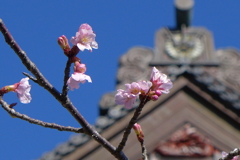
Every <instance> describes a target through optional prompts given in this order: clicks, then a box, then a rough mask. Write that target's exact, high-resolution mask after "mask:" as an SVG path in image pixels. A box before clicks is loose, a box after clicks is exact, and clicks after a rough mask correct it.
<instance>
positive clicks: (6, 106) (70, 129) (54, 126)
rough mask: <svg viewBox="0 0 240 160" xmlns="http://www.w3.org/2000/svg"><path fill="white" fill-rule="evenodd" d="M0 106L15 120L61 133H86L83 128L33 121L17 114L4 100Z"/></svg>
mask: <svg viewBox="0 0 240 160" xmlns="http://www.w3.org/2000/svg"><path fill="white" fill-rule="evenodd" d="M0 104H1V105H2V108H3V109H5V110H6V111H7V112H8V113H9V114H10V115H11V116H13V117H14V118H15V117H16V118H20V119H22V120H25V121H28V122H29V123H33V124H37V125H40V126H43V127H46V128H52V129H57V130H59V131H69V132H75V133H84V130H83V129H82V128H74V127H70V126H68V127H65V126H61V125H59V124H56V123H48V122H44V121H41V120H38V119H33V118H31V117H28V116H27V115H25V114H21V113H19V112H16V111H15V110H14V109H12V108H11V107H10V106H11V105H8V104H7V103H6V102H5V101H4V100H3V99H2V98H0Z"/></svg>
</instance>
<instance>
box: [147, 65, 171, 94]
mask: <svg viewBox="0 0 240 160" xmlns="http://www.w3.org/2000/svg"><path fill="white" fill-rule="evenodd" d="M150 81H151V82H152V88H151V90H152V91H157V90H158V91H161V92H162V93H165V94H168V93H169V89H171V88H172V86H173V85H172V82H171V80H170V79H168V78H167V76H166V75H165V74H163V73H161V72H160V71H159V70H157V69H156V68H155V67H153V70H152V73H151V80H150Z"/></svg>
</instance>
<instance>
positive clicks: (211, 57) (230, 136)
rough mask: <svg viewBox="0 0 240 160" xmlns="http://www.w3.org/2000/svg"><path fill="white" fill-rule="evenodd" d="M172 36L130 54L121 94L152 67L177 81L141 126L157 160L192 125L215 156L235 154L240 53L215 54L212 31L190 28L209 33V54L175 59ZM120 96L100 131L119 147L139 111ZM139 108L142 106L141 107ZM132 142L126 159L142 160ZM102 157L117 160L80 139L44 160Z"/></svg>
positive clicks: (105, 107)
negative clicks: (167, 46) (168, 47)
mask: <svg viewBox="0 0 240 160" xmlns="http://www.w3.org/2000/svg"><path fill="white" fill-rule="evenodd" d="M166 31H167V30H166V29H161V30H159V31H158V32H157V34H156V46H155V48H154V49H151V48H146V47H133V48H131V49H130V50H129V51H128V52H127V53H126V54H124V55H123V56H122V57H121V58H120V61H119V63H120V67H119V70H118V74H117V86H116V88H117V89H118V88H122V87H123V86H124V84H125V83H131V82H134V81H139V80H148V79H149V76H150V73H151V68H152V66H156V67H157V68H158V69H159V70H161V71H162V72H163V73H166V74H167V75H169V76H170V78H171V80H172V81H173V82H174V87H173V89H171V92H170V94H168V95H162V96H161V97H160V99H159V100H158V101H156V102H149V103H148V104H147V105H146V106H145V107H144V110H143V113H142V115H141V117H140V119H139V121H138V122H139V123H140V124H141V125H142V127H143V130H144V133H145V135H146V140H145V141H146V146H147V149H148V151H149V153H150V157H151V156H152V157H155V159H156V160H157V159H159V158H157V157H159V156H160V157H161V156H163V157H164V154H163V151H162V150H161V148H164V147H162V144H169V143H170V139H171V136H173V135H174V133H176V132H177V131H182V130H184V128H185V127H186V125H188V126H191V127H193V128H196V130H197V134H198V135H201V136H200V137H203V138H202V139H205V140H206V139H209V140H210V141H211V143H210V142H209V143H208V144H209V145H208V146H211V147H212V148H213V150H214V151H213V152H211V153H212V155H211V156H212V157H213V155H216V153H217V152H218V151H220V150H226V151H227V150H231V149H232V148H234V147H236V146H237V145H238V144H240V138H239V137H240V136H239V135H240V127H239V126H240V99H239V96H240V76H239V73H238V71H239V70H240V65H239V64H240V53H239V51H237V50H236V49H221V50H217V51H215V50H214V49H213V48H214V47H213V40H212V37H211V33H210V32H209V31H207V30H206V29H204V28H190V32H192V33H196V32H199V31H201V33H202V34H203V35H202V37H203V44H204V45H205V50H204V53H203V55H201V57H200V58H198V59H197V60H192V61H182V60H174V59H171V58H170V57H168V56H167V55H166V54H165V51H164V43H165V42H164V41H166V40H165V39H164V34H165V33H166ZM114 96H115V92H112V93H107V94H105V95H103V97H102V99H101V101H100V104H99V112H100V115H99V117H98V119H97V121H96V124H95V128H96V129H97V131H98V132H101V133H102V134H103V136H104V137H106V139H109V140H110V142H112V143H113V144H114V145H117V142H119V139H120V138H121V136H122V135H121V134H122V132H123V130H124V128H125V126H126V124H127V122H128V121H129V119H130V117H131V115H132V113H133V110H134V109H131V110H127V109H124V108H123V107H122V106H119V105H116V104H115V99H114ZM138 104H139V101H137V103H135V107H137V106H138ZM191 127H190V128H191ZM206 137H207V138H206ZM127 143H128V145H127V146H126V148H125V149H124V152H125V153H126V155H128V156H129V157H131V158H130V159H139V158H140V157H139V155H140V156H141V153H140V146H139V143H138V142H137V141H136V138H135V137H134V135H131V136H130V138H129V141H128V142H127ZM129 144H131V145H129ZM159 153H161V154H160V155H159ZM209 153H210V152H209ZM90 154H91V156H90V157H91V158H89V155H90ZM203 155H204V154H203ZM99 156H101V159H105V160H107V159H112V158H113V157H112V156H111V155H110V154H109V153H107V151H104V149H103V148H101V147H100V146H99V145H98V144H97V143H96V142H95V141H93V140H91V139H90V138H89V137H87V136H86V135H83V134H76V135H74V136H72V137H70V139H69V140H68V141H67V142H65V143H63V144H61V145H59V146H58V147H57V148H55V149H54V150H53V151H51V152H49V153H47V154H44V155H43V156H42V157H41V158H40V159H39V160H55V159H56V160H59V159H63V160H75V159H83V158H84V159H94V158H97V157H99ZM170 156H173V155H170ZM203 157H204V156H203ZM152 159H154V158H152ZM162 159H164V158H162ZM166 159H167V158H166Z"/></svg>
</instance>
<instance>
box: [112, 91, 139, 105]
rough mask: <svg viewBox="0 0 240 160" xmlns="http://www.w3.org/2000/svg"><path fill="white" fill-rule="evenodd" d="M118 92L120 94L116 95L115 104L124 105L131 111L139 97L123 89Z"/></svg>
mask: <svg viewBox="0 0 240 160" xmlns="http://www.w3.org/2000/svg"><path fill="white" fill-rule="evenodd" d="M117 92H118V93H117V94H116V95H115V102H116V103H117V104H119V105H124V107H125V108H127V109H131V108H132V107H133V104H134V103H135V101H136V99H137V96H136V95H134V94H131V93H129V92H126V91H124V90H122V89H119V90H117Z"/></svg>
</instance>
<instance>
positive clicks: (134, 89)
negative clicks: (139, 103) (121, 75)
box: [125, 82, 141, 95]
mask: <svg viewBox="0 0 240 160" xmlns="http://www.w3.org/2000/svg"><path fill="white" fill-rule="evenodd" d="M125 86H126V92H128V93H131V94H134V95H138V94H139V93H140V91H141V88H140V85H139V84H138V83H136V82H133V83H131V84H125Z"/></svg>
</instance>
